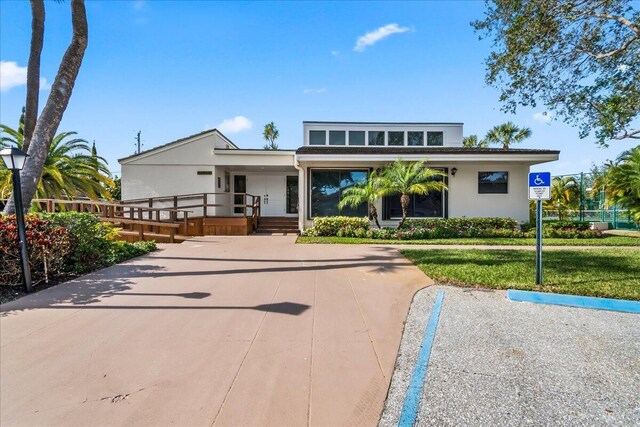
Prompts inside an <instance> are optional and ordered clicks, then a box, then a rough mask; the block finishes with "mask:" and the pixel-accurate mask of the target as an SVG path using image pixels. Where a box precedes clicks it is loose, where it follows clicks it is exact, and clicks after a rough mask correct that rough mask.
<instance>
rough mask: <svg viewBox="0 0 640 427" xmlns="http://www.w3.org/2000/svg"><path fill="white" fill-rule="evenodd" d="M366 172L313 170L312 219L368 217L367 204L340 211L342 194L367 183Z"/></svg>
mask: <svg viewBox="0 0 640 427" xmlns="http://www.w3.org/2000/svg"><path fill="white" fill-rule="evenodd" d="M368 174H369V172H368V171H366V170H337V169H311V189H310V191H311V207H310V208H311V209H310V217H312V218H313V217H316V216H335V215H345V216H367V213H368V206H367V204H366V203H363V204H361V205H360V206H358V207H357V208H350V207H345V208H344V209H342V210H339V209H338V203H339V202H340V200H341V198H342V193H343V192H344V190H346V189H347V188H349V187H352V186H353V185H355V184H357V183H360V182H365V181H366V180H367V176H368Z"/></svg>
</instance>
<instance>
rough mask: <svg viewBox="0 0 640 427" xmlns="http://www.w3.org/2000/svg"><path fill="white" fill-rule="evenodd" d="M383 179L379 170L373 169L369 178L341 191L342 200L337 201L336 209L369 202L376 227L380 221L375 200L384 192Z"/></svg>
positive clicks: (353, 206) (354, 206)
mask: <svg viewBox="0 0 640 427" xmlns="http://www.w3.org/2000/svg"><path fill="white" fill-rule="evenodd" d="M383 184H384V180H383V179H382V177H381V176H380V171H379V170H375V171H373V172H371V175H369V178H368V179H367V180H366V181H365V182H361V183H357V184H356V185H354V186H352V187H349V188H347V189H346V190H344V192H343V193H342V200H340V203H338V209H342V208H344V207H345V206H350V207H352V208H357V207H358V206H360V205H361V204H363V203H368V204H369V212H370V213H371V216H372V217H373V220H374V221H375V223H376V225H377V226H378V228H382V227H380V223H379V222H378V210H377V209H376V207H375V205H374V204H375V202H376V201H378V199H379V198H380V197H381V196H382V194H383V192H384V187H383Z"/></svg>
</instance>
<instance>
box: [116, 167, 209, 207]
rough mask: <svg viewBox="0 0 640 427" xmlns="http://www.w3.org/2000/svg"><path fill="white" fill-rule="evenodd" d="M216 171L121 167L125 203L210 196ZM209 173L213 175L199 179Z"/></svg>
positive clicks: (195, 168)
mask: <svg viewBox="0 0 640 427" xmlns="http://www.w3.org/2000/svg"><path fill="white" fill-rule="evenodd" d="M215 169H216V168H215V167H214V166H212V165H209V166H195V165H176V164H173V165H169V164H165V165H146V164H143V165H138V164H123V165H122V199H123V200H128V199H139V198H146V197H161V196H175V195H178V194H190V193H211V192H213V191H215V190H214V188H215V187H214V186H215V182H214V177H215ZM198 171H210V172H211V173H212V174H211V175H198Z"/></svg>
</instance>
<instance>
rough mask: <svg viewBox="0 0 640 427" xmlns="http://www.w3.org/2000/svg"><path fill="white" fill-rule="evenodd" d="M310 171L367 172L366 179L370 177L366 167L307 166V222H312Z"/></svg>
mask: <svg viewBox="0 0 640 427" xmlns="http://www.w3.org/2000/svg"><path fill="white" fill-rule="evenodd" d="M312 170H347V171H366V172H367V179H369V175H371V168H367V167H361V168H349V167H337V168H332V167H319V168H318V167H310V166H308V167H307V169H306V170H305V172H306V174H307V197H306V198H307V209H306V211H307V212H306V217H307V219H308V220H313V217H312V216H311V171H312ZM298 191H300V187H298ZM369 211H370V209H369V206H368V205H367V212H369Z"/></svg>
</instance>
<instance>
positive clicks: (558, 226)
mask: <svg viewBox="0 0 640 427" xmlns="http://www.w3.org/2000/svg"><path fill="white" fill-rule="evenodd" d="M590 226H591V224H590V223H589V222H586V221H549V222H544V223H543V224H542V237H551V238H559V239H594V238H599V237H604V234H603V233H602V232H601V231H599V230H591V229H590V228H589V227H590ZM522 231H523V232H524V234H525V237H535V236H536V224H535V222H529V223H526V224H522Z"/></svg>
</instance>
